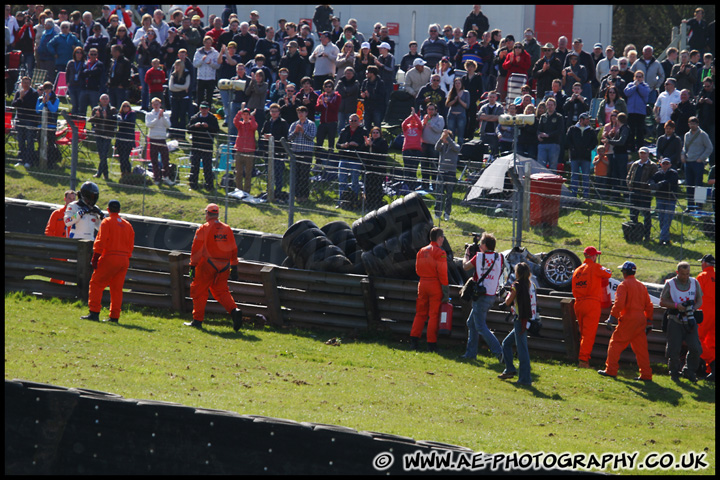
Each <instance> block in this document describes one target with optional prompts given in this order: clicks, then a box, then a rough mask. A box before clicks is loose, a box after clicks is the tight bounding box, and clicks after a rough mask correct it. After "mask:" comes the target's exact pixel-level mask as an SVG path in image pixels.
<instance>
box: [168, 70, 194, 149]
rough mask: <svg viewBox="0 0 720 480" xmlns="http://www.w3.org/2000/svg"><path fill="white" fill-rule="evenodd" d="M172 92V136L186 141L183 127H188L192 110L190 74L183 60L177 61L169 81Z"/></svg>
mask: <svg viewBox="0 0 720 480" xmlns="http://www.w3.org/2000/svg"><path fill="white" fill-rule="evenodd" d="M168 90H170V108H171V110H172V111H171V112H170V126H171V129H170V136H171V137H173V138H175V139H177V140H182V141H184V140H185V132H184V131H182V130H183V127H184V126H185V125H187V120H188V116H189V115H188V114H189V110H190V74H189V73H188V72H187V71H186V70H185V64H184V62H183V61H182V60H180V59H178V60H175V63H174V64H173V67H172V72H171V73H170V77H169V81H168Z"/></svg>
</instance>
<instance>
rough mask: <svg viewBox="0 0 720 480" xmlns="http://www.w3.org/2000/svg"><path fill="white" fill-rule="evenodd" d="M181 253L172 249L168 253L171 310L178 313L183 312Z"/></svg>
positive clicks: (183, 279) (183, 292)
mask: <svg viewBox="0 0 720 480" xmlns="http://www.w3.org/2000/svg"><path fill="white" fill-rule="evenodd" d="M183 257H184V255H183V253H182V252H178V251H177V250H173V251H172V252H170V254H169V255H168V261H169V263H170V298H171V300H172V306H173V310H175V311H176V312H179V313H184V312H185V277H184V275H183V267H184V266H185V265H184V264H185V262H184V261H183Z"/></svg>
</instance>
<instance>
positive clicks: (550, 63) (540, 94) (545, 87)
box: [532, 43, 562, 98]
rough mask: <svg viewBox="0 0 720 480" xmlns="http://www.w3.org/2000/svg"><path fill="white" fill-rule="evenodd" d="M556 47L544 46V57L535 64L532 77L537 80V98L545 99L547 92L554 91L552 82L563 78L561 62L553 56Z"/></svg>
mask: <svg viewBox="0 0 720 480" xmlns="http://www.w3.org/2000/svg"><path fill="white" fill-rule="evenodd" d="M554 51H555V47H554V46H553V44H552V43H546V44H545V45H543V47H542V49H541V52H542V57H541V58H540V59H539V60H538V61H537V62H535V66H534V67H533V69H532V76H533V77H535V78H536V79H537V98H544V97H545V92H546V91H549V90H552V82H553V80H556V79H558V80H559V79H561V78H562V74H561V71H562V65H561V64H560V60H558V59H557V58H555V57H554V56H553V53H554Z"/></svg>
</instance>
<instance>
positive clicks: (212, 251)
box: [184, 203, 242, 332]
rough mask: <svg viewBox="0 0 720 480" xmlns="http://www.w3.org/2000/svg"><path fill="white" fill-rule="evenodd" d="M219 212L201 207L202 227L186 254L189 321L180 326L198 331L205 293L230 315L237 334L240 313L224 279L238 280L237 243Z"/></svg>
mask: <svg viewBox="0 0 720 480" xmlns="http://www.w3.org/2000/svg"><path fill="white" fill-rule="evenodd" d="M219 216H220V208H219V207H218V206H217V205H216V204H214V203H210V204H208V206H207V207H205V223H204V224H203V225H201V226H200V227H199V228H198V229H197V231H196V232H195V238H193V244H192V251H191V253H190V280H191V281H192V283H191V284H190V296H191V297H192V300H193V313H192V316H193V320H192V322H186V323H185V324H184V325H186V326H188V327H195V328H197V329H202V324H203V320H204V318H205V305H206V304H207V299H208V290H210V293H212V296H213V298H214V299H215V300H217V301H218V302H219V303H220V305H222V306H223V307H224V308H225V310H226V311H227V312H228V313H229V314H230V315H231V317H232V321H233V328H234V329H235V331H236V332H237V331H238V330H239V329H240V326H241V324H242V311H241V310H240V309H239V308H237V305H236V304H235V300H233V297H232V295H231V294H230V290H229V289H228V286H227V282H228V278H229V279H230V280H232V281H236V280H237V279H238V273H237V265H238V258H237V243H236V242H235V235H234V234H233V231H232V229H231V228H230V227H229V226H227V225H226V224H224V223H222V222H221V221H220V220H219V219H218V217H219Z"/></svg>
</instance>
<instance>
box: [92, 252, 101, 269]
mask: <svg viewBox="0 0 720 480" xmlns="http://www.w3.org/2000/svg"><path fill="white" fill-rule="evenodd" d="M98 261H100V254H99V253H93V257H92V260H91V261H90V265H91V266H92V268H93V270H97V268H98Z"/></svg>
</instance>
